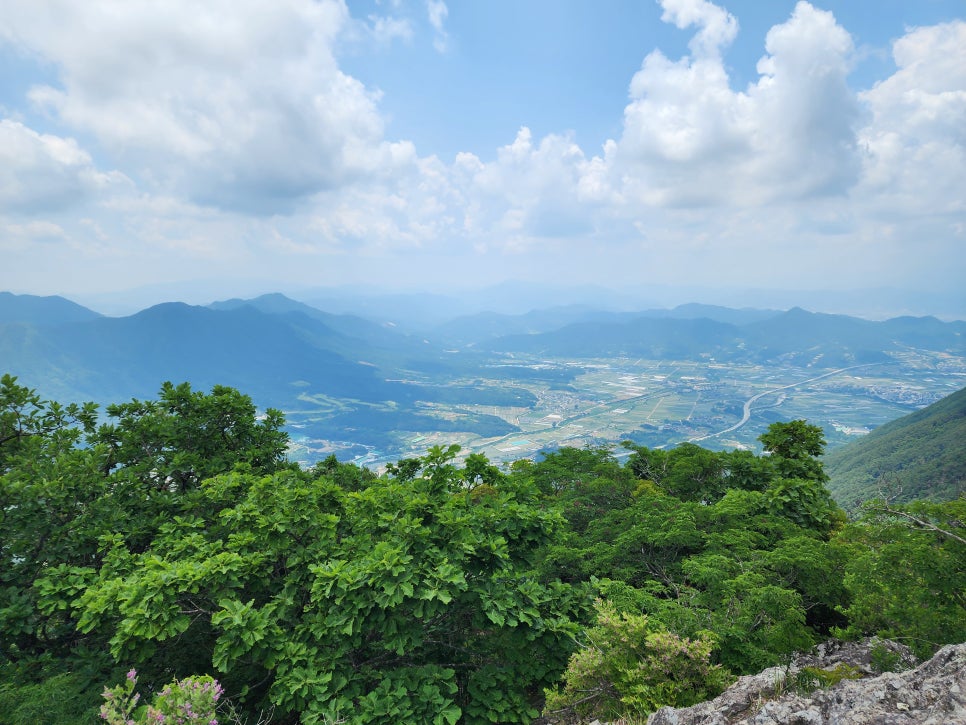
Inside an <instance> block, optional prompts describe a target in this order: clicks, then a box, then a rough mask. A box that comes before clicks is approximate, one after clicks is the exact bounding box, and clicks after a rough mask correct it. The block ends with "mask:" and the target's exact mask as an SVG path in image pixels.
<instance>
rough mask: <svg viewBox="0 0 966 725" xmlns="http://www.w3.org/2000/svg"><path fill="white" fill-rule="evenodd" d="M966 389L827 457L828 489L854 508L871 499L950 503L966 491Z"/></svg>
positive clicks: (877, 430) (887, 425)
mask: <svg viewBox="0 0 966 725" xmlns="http://www.w3.org/2000/svg"><path fill="white" fill-rule="evenodd" d="M963 441H966V388H963V389H962V390H960V391H958V392H955V393H953V394H952V395H949V396H947V397H945V398H943V399H942V400H938V401H936V402H935V403H933V404H932V405H929V406H927V407H925V408H923V409H922V410H917V411H916V412H915V413H910V414H909V415H906V416H903V417H902V418H899V419H898V420H894V421H892V422H891V423H886V424H885V425H883V426H881V427H880V428H876V429H875V430H874V431H872V433H870V434H869V435H868V436H865V437H864V438H862V439H860V440H857V441H855V442H854V443H850V444H849V445H847V446H844V447H842V448H840V449H838V450H836V451H833V452H832V453H830V454H829V455H827V456H826V457H825V459H824V462H825V467H826V469H827V470H828V472H829V477H830V479H831V480H830V482H829V488H830V489H831V491H832V493H833V494H834V495H835V498H836V500H838V501H840V502H842V503H843V505H846V506H850V507H851V506H853V505H857V504H858V503H861V502H862V501H865V500H867V499H870V498H882V497H888V498H889V499H890V500H893V501H912V500H914V499H927V498H928V499H931V500H934V501H948V500H951V499H955V498H957V497H958V496H960V495H962V494H963V492H964V491H966V447H964V445H963Z"/></svg>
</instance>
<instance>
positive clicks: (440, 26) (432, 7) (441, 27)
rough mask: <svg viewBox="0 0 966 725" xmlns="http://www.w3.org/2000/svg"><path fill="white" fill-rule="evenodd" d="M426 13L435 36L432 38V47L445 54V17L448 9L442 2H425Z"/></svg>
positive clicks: (447, 38)
mask: <svg viewBox="0 0 966 725" xmlns="http://www.w3.org/2000/svg"><path fill="white" fill-rule="evenodd" d="M426 13H427V15H428V16H429V24H430V25H432V26H433V30H434V31H435V36H434V37H433V47H434V48H436V50H437V52H439V53H445V52H446V50H447V48H448V47H449V34H448V33H447V32H446V17H447V16H448V15H449V8H448V7H446V3H445V2H444V1H443V0H426Z"/></svg>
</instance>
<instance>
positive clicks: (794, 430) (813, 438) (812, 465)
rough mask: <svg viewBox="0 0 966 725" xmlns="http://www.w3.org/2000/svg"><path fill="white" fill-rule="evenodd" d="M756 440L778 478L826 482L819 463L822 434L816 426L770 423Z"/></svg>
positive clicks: (798, 423) (800, 421) (798, 422)
mask: <svg viewBox="0 0 966 725" xmlns="http://www.w3.org/2000/svg"><path fill="white" fill-rule="evenodd" d="M758 440H760V441H761V443H762V445H763V446H764V448H765V450H766V451H767V452H768V453H771V454H772V456H773V457H774V460H775V465H776V468H777V469H778V473H779V475H780V476H781V477H782V478H804V479H809V480H816V481H822V482H825V481H828V476H827V475H826V474H825V470H824V468H823V467H822V463H821V461H820V460H819V459H820V458H821V456H822V453H823V452H824V451H825V434H824V433H823V432H822V429H821V428H819V427H818V426H815V425H809V424H808V423H807V422H805V421H804V420H792V421H789V422H788V423H780V422H779V423H772V424H771V425H770V426H768V431H767V432H765V433H762V434H761V435H760V436H758Z"/></svg>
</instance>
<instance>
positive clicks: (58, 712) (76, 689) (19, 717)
mask: <svg viewBox="0 0 966 725" xmlns="http://www.w3.org/2000/svg"><path fill="white" fill-rule="evenodd" d="M97 689H98V688H97V684H96V683H93V682H91V681H90V680H89V679H88V678H87V677H85V676H84V675H83V674H78V673H73V672H62V673H60V674H56V675H52V676H50V677H47V678H46V679H39V680H37V679H36V678H31V679H28V680H26V681H24V680H23V679H22V678H20V677H15V676H13V675H12V673H11V672H10V668H9V667H7V668H4V670H3V671H0V723H3V725H95V724H96V723H99V722H101V720H100V718H98V716H97V703H98V695H97Z"/></svg>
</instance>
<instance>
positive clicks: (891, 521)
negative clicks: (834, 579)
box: [835, 498, 966, 657]
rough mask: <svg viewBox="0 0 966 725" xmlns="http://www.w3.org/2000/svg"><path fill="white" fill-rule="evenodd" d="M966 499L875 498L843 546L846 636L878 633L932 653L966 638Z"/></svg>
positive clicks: (840, 538)
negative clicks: (896, 502) (898, 501)
mask: <svg viewBox="0 0 966 725" xmlns="http://www.w3.org/2000/svg"><path fill="white" fill-rule="evenodd" d="M963 522H966V498H959V499H956V500H954V501H948V502H945V503H929V502H925V501H919V502H911V503H909V504H904V505H902V506H887V505H885V504H884V502H881V501H873V502H870V503H869V504H867V505H866V507H865V510H864V513H863V515H862V517H861V518H860V519H859V520H858V521H856V522H854V523H852V524H850V525H848V526H847V527H845V529H843V530H842V531H841V532H840V533H839V534H838V535H837V536H836V538H835V545H836V547H838V548H839V549H840V550H841V551H842V556H843V558H844V559H845V561H846V565H845V586H846V588H847V589H848V592H849V595H850V601H849V603H848V604H847V605H845V606H842V607H841V611H842V612H843V613H844V614H845V615H846V616H847V617H848V619H849V623H848V626H847V627H845V628H843V629H842V630H841V631H840V632H839V633H840V634H841V635H843V636H861V635H867V634H878V635H879V636H882V637H886V638H889V639H897V640H900V641H902V642H904V643H906V644H908V645H909V646H910V647H911V648H912V649H913V650H914V651H915V652H916V654H917V655H919V656H920V657H927V656H930V655H932V653H933V652H935V650H937V649H938V648H939V647H940V646H942V645H943V644H948V643H955V642H962V641H964V640H966V543H964V542H963V539H964V538H966V530H964V523H963Z"/></svg>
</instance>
